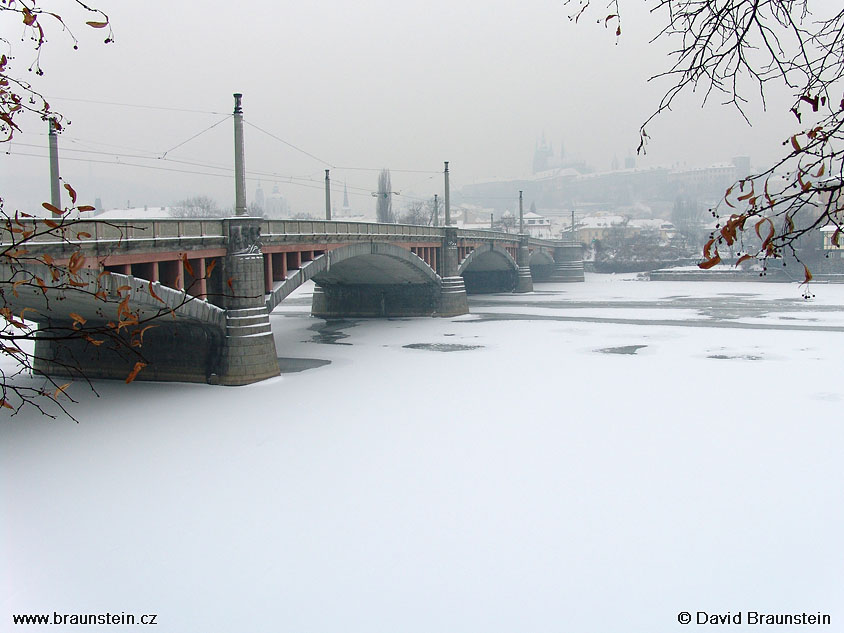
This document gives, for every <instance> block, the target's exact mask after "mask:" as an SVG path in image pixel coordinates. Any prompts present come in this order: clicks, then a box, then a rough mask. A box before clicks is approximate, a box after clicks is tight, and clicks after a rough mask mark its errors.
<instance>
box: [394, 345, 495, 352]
mask: <svg viewBox="0 0 844 633" xmlns="http://www.w3.org/2000/svg"><path fill="white" fill-rule="evenodd" d="M402 347H404V348H407V349H427V350H429V351H432V352H463V351H466V350H470V349H480V348H481V347H483V345H461V344H460V343H411V344H410V345H402Z"/></svg>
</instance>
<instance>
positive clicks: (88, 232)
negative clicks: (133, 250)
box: [0, 219, 223, 244]
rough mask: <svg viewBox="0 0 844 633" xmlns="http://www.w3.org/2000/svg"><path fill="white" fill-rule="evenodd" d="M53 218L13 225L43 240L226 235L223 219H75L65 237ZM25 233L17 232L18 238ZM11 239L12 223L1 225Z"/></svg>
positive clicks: (0, 234)
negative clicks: (10, 225)
mask: <svg viewBox="0 0 844 633" xmlns="http://www.w3.org/2000/svg"><path fill="white" fill-rule="evenodd" d="M49 222H53V221H50V220H41V219H35V220H26V221H23V220H22V221H20V224H17V223H15V224H14V225H13V226H14V228H16V229H17V228H19V229H21V230H22V231H25V232H26V231H33V232H34V234H33V235H32V237H31V238H29V240H30V241H31V242H37V243H43V244H51V243H61V242H81V243H85V242H105V241H125V240H161V239H185V238H188V239H189V238H201V237H220V238H222V237H223V222H222V220H176V219H173V220H116V221H115V220H73V221H71V222H65V223H64V228H65V231H64V239H62V238H61V237H60V235H59V231H60V230H61V229H58V228H54V225H51V224H50V223H49ZM21 236H22V234H21V233H17V234H16V238H17V239H20V238H21ZM10 241H11V235H10V233H9V229H8V227H7V226H2V227H0V242H2V243H4V244H6V243H9V242H10Z"/></svg>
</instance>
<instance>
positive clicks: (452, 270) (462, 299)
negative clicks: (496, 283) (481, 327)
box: [437, 226, 469, 317]
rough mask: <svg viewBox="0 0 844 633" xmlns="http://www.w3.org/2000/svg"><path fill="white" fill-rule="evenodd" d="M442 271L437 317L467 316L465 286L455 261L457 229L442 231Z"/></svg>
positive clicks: (449, 228)
mask: <svg viewBox="0 0 844 633" xmlns="http://www.w3.org/2000/svg"><path fill="white" fill-rule="evenodd" d="M443 231H444V233H443V246H442V259H441V264H442V269H441V270H440V277H441V278H442V286H441V288H440V305H439V309H438V310H437V315H438V316H441V317H453V316H460V315H461V314H469V300H468V298H467V297H466V285H465V283H464V281H463V277H461V276H460V274H459V273H458V267H459V265H460V262H459V261H458V260H457V228H456V227H453V226H446V227H445V228H444V229H443Z"/></svg>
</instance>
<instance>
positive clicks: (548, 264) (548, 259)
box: [528, 248, 555, 281]
mask: <svg viewBox="0 0 844 633" xmlns="http://www.w3.org/2000/svg"><path fill="white" fill-rule="evenodd" d="M554 263H555V262H554V258H553V257H552V256H551V255H550V254H549V253H547V252H545V251H543V250H540V249H538V248H537V249H534V250H532V251H531V253H530V259H529V260H528V265H529V266H530V276H531V277H532V278H533V280H534V281H546V280H548V279H550V278H551V275H553V274H554Z"/></svg>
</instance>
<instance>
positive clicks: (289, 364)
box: [278, 358, 331, 374]
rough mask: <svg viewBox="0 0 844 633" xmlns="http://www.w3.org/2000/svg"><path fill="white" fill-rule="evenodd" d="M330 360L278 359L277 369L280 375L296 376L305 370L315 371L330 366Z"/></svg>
mask: <svg viewBox="0 0 844 633" xmlns="http://www.w3.org/2000/svg"><path fill="white" fill-rule="evenodd" d="M330 364H331V361H330V360H324V359H322V358H279V359H278V368H279V369H280V370H281V373H282V374H298V373H299V372H300V371H305V370H307V369H316V368H317V367H322V366H323V365H330Z"/></svg>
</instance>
